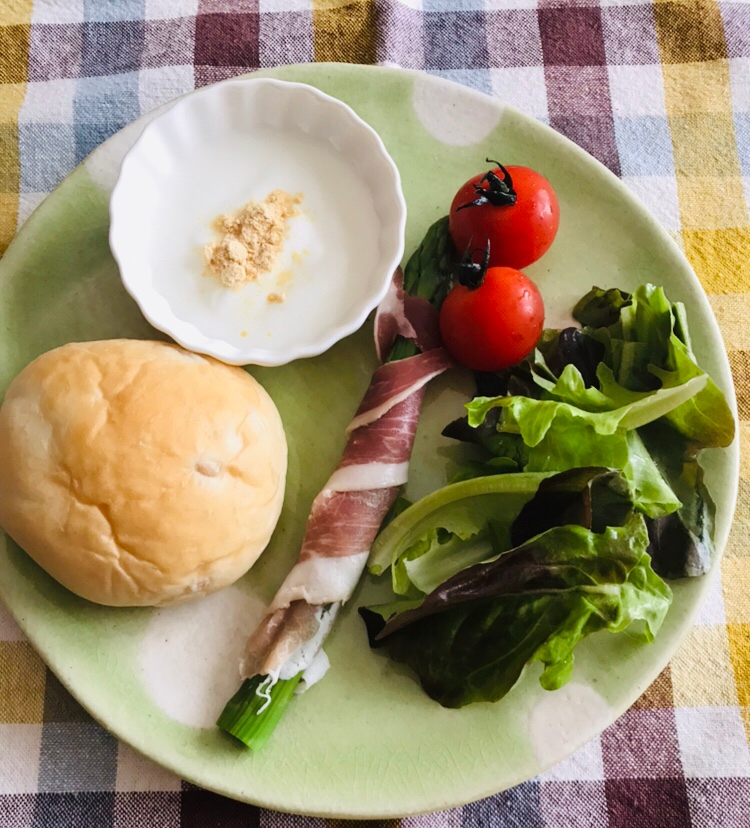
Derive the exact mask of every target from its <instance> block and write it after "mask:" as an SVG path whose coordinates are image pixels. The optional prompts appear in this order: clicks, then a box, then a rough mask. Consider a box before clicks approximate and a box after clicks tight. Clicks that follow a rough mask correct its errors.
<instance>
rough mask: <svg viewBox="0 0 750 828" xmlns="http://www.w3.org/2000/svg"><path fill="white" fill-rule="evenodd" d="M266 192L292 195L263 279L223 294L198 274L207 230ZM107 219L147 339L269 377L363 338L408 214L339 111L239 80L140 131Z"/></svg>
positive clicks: (376, 157)
mask: <svg viewBox="0 0 750 828" xmlns="http://www.w3.org/2000/svg"><path fill="white" fill-rule="evenodd" d="M276 188H281V189H283V190H286V191H287V192H290V193H298V192H299V193H302V195H303V200H302V203H301V205H300V215H298V216H296V217H294V218H292V219H290V221H289V224H288V233H287V240H286V243H285V247H284V250H283V252H282V253H281V254H280V255H279V257H278V258H277V260H276V262H275V265H274V268H273V270H272V271H271V272H270V273H267V274H264V275H262V276H261V277H260V278H259V279H258V280H257V281H254V282H250V283H247V284H245V285H243V286H242V287H241V288H239V289H228V288H226V287H224V286H223V285H222V284H221V283H220V282H219V280H218V279H216V278H214V277H211V276H208V275H206V273H205V266H204V259H203V246H204V245H205V244H206V243H207V242H209V241H212V240H215V239H217V234H216V231H215V230H214V229H213V228H212V226H211V225H212V222H213V221H214V219H215V218H216V217H217V216H218V215H220V214H224V213H229V212H234V211H235V210H237V209H238V208H240V207H241V206H242V205H244V204H245V203H247V202H248V201H249V200H250V199H262V198H264V197H265V196H266V195H267V194H268V193H269V192H271V191H272V190H274V189H276ZM110 217H111V227H110V235H109V241H110V247H111V249H112V253H113V254H114V257H115V259H116V260H117V263H118V265H119V268H120V274H121V276H122V280H123V283H124V285H125V288H126V289H127V291H128V292H129V293H130V294H131V296H132V297H133V298H134V299H135V300H136V302H137V303H138V305H139V307H140V309H141V311H142V312H143V314H144V316H145V317H146V318H147V319H148V321H149V322H150V323H151V324H152V325H154V327H156V328H158V329H159V330H161V331H163V332H164V333H166V334H169V336H171V337H172V338H173V339H175V340H176V341H177V342H179V343H180V344H181V345H182V346H184V347H186V348H189V349H190V350H193V351H198V352H200V353H204V354H208V355H210V356H214V357H216V358H217V359H220V360H222V361H223V362H228V363H231V364H234V365H245V364H256V365H269V366H271V365H283V364H285V363H287V362H291V361H292V360H294V359H297V358H299V357H310V356H315V355H317V354H320V353H322V352H324V351H326V350H327V349H328V348H330V347H331V345H333V344H334V343H335V342H337V341H338V340H339V339H341V338H343V337H344V336H346V335H348V334H350V333H352V332H353V331H355V330H357V329H358V328H359V327H360V326H361V325H362V323H363V322H364V320H365V318H366V317H367V315H368V313H369V312H370V311H371V310H372V309H373V308H374V307H375V306H376V305H377V304H378V303H379V302H380V300H381V299H382V298H383V296H384V295H385V291H386V290H387V287H388V283H389V281H390V278H391V274H392V273H393V270H394V269H395V268H396V266H397V265H398V264H399V262H400V260H401V257H402V254H403V248H404V227H405V223H406V205H405V203H404V198H403V195H402V193H401V182H400V177H399V173H398V169H397V168H396V166H395V164H394V163H393V161H392V160H391V158H390V156H389V155H388V153H387V151H386V149H385V147H384V146H383V143H382V141H381V140H380V138H379V137H378V135H377V133H376V132H375V131H374V130H373V129H372V128H371V127H369V126H368V125H367V124H366V123H365V122H364V121H363V120H361V119H360V118H359V117H358V116H357V115H355V113H354V112H353V111H352V110H351V109H350V108H349V107H348V106H347V105H346V104H344V103H342V102H341V101H339V100H336V99H335V98H332V97H330V96H329V95H326V94H324V93H322V92H320V91H318V90H317V89H314V88H313V87H311V86H307V85H305V84H300V83H288V82H284V81H278V80H272V79H269V78H251V79H247V78H246V79H242V80H233V81H227V82H225V83H221V84H218V85H216V86H212V87H209V88H207V89H203V90H200V91H198V92H195V93H193V94H191V95H188V96H187V97H185V98H183V99H182V100H180V101H179V102H178V103H177V104H175V105H174V106H173V107H171V108H170V109H169V110H168V111H167V112H165V113H164V114H163V115H161V116H159V117H157V118H155V119H154V120H153V121H152V122H151V123H150V124H149V125H148V126H147V127H146V129H145V130H144V131H143V134H142V136H141V137H140V139H139V140H138V141H137V142H136V143H135V145H134V146H133V148H132V149H131V151H130V152H129V153H128V154H127V155H126V157H125V159H124V161H123V163H122V167H121V169H120V175H119V178H118V180H117V184H116V185H115V188H114V191H113V193H112V198H111V201H110ZM273 293H276V294H278V293H283V295H285V300H284V301H283V302H281V303H274V302H272V301H269V299H268V297H269V295H270V294H273Z"/></svg>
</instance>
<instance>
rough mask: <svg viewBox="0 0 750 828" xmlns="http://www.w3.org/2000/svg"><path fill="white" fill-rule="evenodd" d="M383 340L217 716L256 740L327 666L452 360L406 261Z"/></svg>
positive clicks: (381, 314)
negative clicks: (341, 618) (291, 558)
mask: <svg viewBox="0 0 750 828" xmlns="http://www.w3.org/2000/svg"><path fill="white" fill-rule="evenodd" d="M375 341H376V348H377V352H378V356H379V357H380V359H381V360H384V362H383V364H382V365H381V366H380V367H379V368H378V369H377V370H376V371H375V372H374V374H373V376H372V380H371V382H370V385H369V387H368V389H367V391H366V393H365V396H364V398H363V399H362V402H361V403H360V406H359V408H358V409H357V411H356V413H355V415H354V418H353V420H352V422H351V423H350V425H349V427H348V429H347V433H348V440H347V443H346V447H345V449H344V452H343V455H342V457H341V460H340V461H339V464H338V466H337V467H336V469H335V470H334V472H333V473H332V475H331V476H330V478H329V479H328V481H327V483H326V485H325V486H324V487H323V489H322V491H321V492H320V493H319V494H318V496H317V497H316V498H315V500H314V501H313V504H312V508H311V511H310V516H309V519H308V524H307V529H306V532H305V537H304V540H303V542H302V548H301V549H300V553H299V558H298V560H297V562H296V563H295V565H294V567H293V568H292V570H291V571H290V572H289V574H288V576H287V578H286V579H285V581H284V583H283V584H282V585H281V587H280V589H279V591H278V593H277V594H276V597H275V598H274V600H273V602H272V603H271V605H270V607H269V608H268V611H267V614H266V616H265V617H264V618H263V620H262V621H261V623H260V624H259V625H258V627H257V629H256V630H255V631H254V632H253V634H252V635H251V636H250V639H249V640H248V642H247V646H246V652H245V657H244V659H243V662H242V665H241V672H242V676H243V678H244V679H245V682H244V684H243V685H242V687H241V688H240V690H239V691H238V693H237V694H236V695H235V696H234V698H233V699H232V700H231V701H230V702H229V704H228V705H227V707H226V708H225V710H224V712H223V713H222V715H221V717H220V718H219V722H218V724H219V726H220V727H222V728H223V729H225V730H227V731H228V732H230V733H232V735H234V736H236V737H237V738H239V739H240V740H241V741H243V742H245V743H246V744H248V745H249V746H251V747H254V748H256V749H257V748H259V747H261V746H262V745H263V744H264V743H265V741H266V740H267V738H268V736H270V733H271V731H272V730H273V728H274V727H275V725H276V723H277V722H278V720H279V718H280V717H281V714H282V712H283V709H284V707H285V706H286V704H287V703H288V701H289V699H290V698H291V695H292V693H293V691H294V689H295V688H296V687H297V685H298V683H299V682H300V681H301V680H302V681H304V682H305V683H307V684H312V683H313V682H314V681H316V680H318V678H320V677H321V676H322V674H323V673H324V672H325V670H326V669H327V659H326V657H325V654H324V653H323V651H322V649H321V647H322V644H323V641H324V640H325V637H326V635H327V633H328V631H329V630H330V628H331V626H332V623H333V620H334V619H335V616H336V613H337V611H338V609H339V608H340V606H341V605H342V604H343V603H345V602H346V601H347V600H348V599H349V598H350V597H351V595H352V593H353V591H354V588H355V587H356V585H357V582H358V581H359V578H360V576H361V574H362V571H363V569H364V567H365V564H366V562H367V557H368V554H369V551H370V547H371V545H372V543H373V541H374V539H375V536H376V534H377V531H378V529H379V527H380V525H381V523H382V522H383V519H384V518H385V516H386V514H387V513H388V510H389V509H390V508H391V506H392V504H393V502H394V500H395V499H396V497H397V496H398V493H399V490H400V487H401V486H402V485H403V484H404V483H405V482H406V480H407V477H408V468H409V458H410V456H411V452H412V447H413V445H414V435H415V433H416V428H417V421H418V419H419V412H420V408H421V405H422V399H423V396H424V392H425V386H426V384H427V383H428V382H429V381H430V380H431V379H432V378H433V377H436V376H437V375H438V374H441V373H442V372H443V371H445V370H446V368H448V367H450V365H451V364H452V361H451V359H450V357H449V356H448V354H447V352H446V351H445V350H444V349H443V348H442V347H440V337H439V333H438V327H437V311H436V308H435V306H434V305H433V304H431V303H430V301H428V299H427V298H424V297H416V296H409V295H408V294H406V293H405V292H404V290H403V277H402V274H401V271H400V270H399V271H397V272H396V274H395V275H394V278H393V282H392V284H391V287H390V290H389V292H388V294H387V295H386V297H385V299H384V300H383V302H382V303H381V304H380V306H379V308H378V312H377V315H376V317H375Z"/></svg>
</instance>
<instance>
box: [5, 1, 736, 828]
mask: <svg viewBox="0 0 750 828" xmlns="http://www.w3.org/2000/svg"><path fill="white" fill-rule="evenodd" d="M313 60H316V61H319V60H325V61H345V62H357V63H376V62H380V63H388V64H392V65H399V66H404V67H409V68H414V69H420V70H424V71H427V72H430V73H433V74H436V75H440V76H442V77H446V78H450V79H452V80H454V81H458V82H460V83H464V84H467V85H469V86H472V87H475V88H477V89H480V90H482V91H483V92H486V93H488V94H491V95H495V96H497V97H498V98H499V99H501V100H503V101H506V102H508V103H510V104H513V105H515V106H517V107H519V108H521V109H523V110H524V111H526V112H527V113H528V114H530V115H533V116H535V117H537V118H539V119H540V120H542V121H545V122H547V123H549V124H550V125H551V126H553V127H554V128H555V129H557V130H559V131H560V132H562V133H563V134H565V135H567V136H568V137H569V138H571V139H572V140H573V141H575V142H577V143H578V144H580V145H581V146H583V147H584V148H585V149H587V150H588V151H589V152H591V153H592V154H593V155H594V156H596V157H597V158H599V159H600V160H601V161H603V162H604V163H605V164H606V165H607V166H608V167H609V168H610V169H611V170H612V171H614V172H615V173H616V174H618V175H620V176H621V177H622V179H623V180H624V181H625V183H626V184H627V185H628V186H629V187H630V188H631V189H632V190H633V191H634V192H635V193H636V194H637V195H638V196H639V197H640V198H641V199H642V200H643V201H644V202H645V203H646V205H647V206H648V207H649V208H650V210H651V211H652V212H653V213H654V214H655V215H656V216H657V217H658V219H659V220H660V221H661V222H662V223H663V225H664V226H665V227H666V228H667V230H668V231H669V232H670V233H671V234H672V235H673V237H674V238H675V239H676V240H677V242H678V243H679V244H680V245H681V246H682V248H683V249H684V251H685V253H686V254H687V256H688V258H689V260H690V262H691V263H692V265H693V267H694V268H695V270H696V272H697V273H698V275H699V277H700V279H701V281H702V283H703V286H704V288H705V289H706V292H707V293H708V295H709V297H710V300H711V303H712V305H713V308H714V311H715V313H716V315H717V318H718V320H719V323H720V325H721V327H722V330H723V334H724V338H725V342H726V345H727V349H728V352H729V357H730V360H731V364H732V368H733V371H734V376H735V381H736V386H737V393H738V400H739V413H740V418H741V422H740V438H741V441H742V443H743V445H744V446H745V448H744V450H743V455H742V464H741V476H742V479H741V484H740V500H739V507H738V512H737V517H736V520H735V526H734V529H733V532H732V535H731V538H730V542H729V546H728V549H727V552H726V555H725V557H724V560H723V563H722V567H721V578H720V579H718V580H717V581H716V582H715V588H714V590H713V592H712V594H711V595H710V597H709V599H708V601H707V602H706V604H705V606H704V608H703V610H702V612H701V614H700V617H699V618H698V622H697V624H696V625H695V627H694V628H693V629H692V631H691V632H690V634H689V636H688V639H687V641H686V642H685V643H684V645H683V646H682V647H681V648H680V650H679V652H678V653H677V654H676V656H675V657H674V659H673V661H672V663H671V665H670V666H669V667H668V668H667V669H666V670H665V671H664V672H663V673H662V674H661V676H660V677H659V679H658V680H657V681H656V683H655V684H654V685H653V686H652V687H651V688H650V690H649V691H648V692H647V693H646V694H645V695H644V696H643V697H642V698H641V699H640V700H639V702H638V703H637V704H636V705H635V706H634V707H633V708H632V709H631V710H630V711H628V712H627V713H626V714H625V715H624V716H623V717H622V718H621V719H620V720H619V721H617V722H616V723H615V724H614V725H613V726H612V727H610V728H609V729H608V730H607V731H605V733H603V734H602V736H601V737H600V738H598V739H595V740H594V741H592V742H591V743H589V744H588V745H587V746H586V747H585V748H583V749H582V750H580V751H579V752H578V753H577V754H575V755H574V756H573V757H571V758H569V759H568V760H566V761H564V762H563V763H561V764H560V765H558V766H557V767H555V768H553V769H552V770H550V771H548V772H547V773H545V774H543V775H542V776H540V777H538V778H537V779H534V780H532V781H529V782H526V783H525V784H523V785H520V786H519V787H517V788H515V789H513V790H510V791H508V792H506V793H503V794H499V795H497V796H494V797H491V798H490V799H487V800H484V801H481V802H477V803H474V804H472V805H467V806H465V807H463V808H459V809H456V810H453V811H449V812H444V813H438V814H433V815H430V816H424V817H417V818H406V819H403V820H401V822H402V823H403V825H404V828H417V827H418V826H420V828H421V826H424V828H443V826H445V827H446V828H447V826H451V828H453V826H458V825H463V826H492V828H605V826H608V828H646V826H648V828H687V827H688V826H692V827H693V828H745V827H746V826H750V750H749V749H748V734H749V733H750V541H749V540H748V537H749V534H748V529H750V439H749V437H750V435H749V434H748V421H749V420H750V356H749V355H750V220H749V217H748V193H749V192H750V4H748V3H746V2H713V1H712V0H680V2H661V0H656V1H655V2H642V0H620V1H619V2H618V1H617V0H600V2H597V0H580V1H579V0H571V1H570V2H564V1H563V0H557V1H555V0H538V2H533V0H402V2H398V0H351V2H345V0H33V2H32V0H0V251H2V250H3V249H4V248H5V247H6V246H7V244H8V243H9V242H10V240H11V239H12V237H13V235H14V233H15V231H16V229H17V227H18V226H19V224H20V223H21V222H22V221H23V220H24V219H25V218H26V216H28V214H29V213H30V212H31V210H32V209H33V208H34V207H35V206H36V205H37V204H38V203H39V202H40V201H41V200H42V199H43V198H44V197H45V195H47V193H49V192H50V190H52V189H53V188H54V187H55V186H56V185H57V184H58V183H59V182H60V181H61V179H62V178H63V177H64V176H65V175H66V174H67V173H68V172H69V171H70V170H71V169H72V168H73V167H74V165H76V164H77V163H78V162H79V161H81V160H82V159H83V158H84V157H85V156H86V155H87V154H88V153H89V152H90V151H91V150H92V149H93V148H94V147H95V146H96V145H97V144H99V143H100V142H101V141H103V140H104V139H105V138H107V137H108V136H110V135H112V134H113V133H114V132H116V131H117V130H119V129H120V128H121V127H123V126H125V125H126V124H128V123H129V122H130V121H132V120H133V119H135V118H137V117H138V116H139V115H142V114H143V113H146V112H148V111H150V110H152V109H153V108H154V107H156V106H158V105H159V104H161V103H163V102H165V101H168V100H170V99H172V98H174V97H175V96H177V95H179V94H181V93H183V92H187V91H188V90H191V89H193V88H194V87H196V86H200V85H203V84H207V83H210V82H213V81H216V80H220V79H223V78H227V77H231V76H233V75H236V74H238V73H241V72H245V71H248V70H252V69H254V68H257V67H269V66H274V65H278V64H282V63H297V62H303V61H313ZM323 822H324V820H321V819H312V818H306V817H300V816H289V815H282V814H278V813H275V812H270V811H266V810H262V809H258V808H254V807H252V806H248V805H244V804H238V803H236V802H233V801H231V800H228V799H223V798H221V797H218V796H215V795H213V794H210V793H207V792H205V791H202V790H199V789H197V788H195V787H193V786H191V785H188V784H187V783H184V782H181V781H180V780H179V779H177V778H176V777H174V776H173V775H171V774H170V773H167V772H166V771H163V770H161V769H160V768H158V767H156V766H154V765H152V764H151V763H150V762H149V761H147V760H145V759H143V758H141V757H140V756H138V755H136V754H135V753H134V752H133V751H131V750H130V749H129V748H127V747H126V746H124V745H122V744H118V743H117V741H116V740H115V739H113V738H112V737H111V736H110V735H109V734H107V733H106V732H105V731H103V730H102V729H101V728H100V727H99V726H98V725H97V724H95V723H94V722H93V721H92V720H91V719H90V718H89V717H88V716H87V715H86V714H85V713H84V712H83V711H82V710H81V708H80V707H79V706H78V705H77V704H76V703H75V702H74V701H73V700H72V699H71V698H70V696H69V695H68V694H67V693H66V691H65V690H64V689H63V688H62V687H61V685H60V684H59V683H58V681H57V680H56V679H55V678H54V676H52V675H51V674H50V673H49V672H48V671H47V670H46V669H45V667H44V665H43V664H42V662H41V661H40V660H39V658H38V657H37V656H36V654H35V653H34V651H33V650H32V648H31V647H30V645H29V644H28V643H27V641H26V640H25V639H24V636H23V635H22V634H21V632H20V631H19V630H18V628H17V627H16V626H15V624H14V622H13V621H12V620H11V618H10V616H9V615H8V614H7V613H6V612H5V611H4V610H3V609H2V608H0V826H2V828H24V826H36V827H37V828H58V827H59V826H82V827H85V828H89V827H90V826H91V827H93V828H109V826H119V828H140V827H141V826H149V828H177V826H182V828H192V826H195V827H196V828H198V827H200V828H212V826H227V827H228V826H267V827H268V828H270V827H271V826H273V828H292V827H293V828H312V826H316V827H317V826H321V825H322V824H323ZM391 822H392V821H391ZM389 824H390V823H389Z"/></svg>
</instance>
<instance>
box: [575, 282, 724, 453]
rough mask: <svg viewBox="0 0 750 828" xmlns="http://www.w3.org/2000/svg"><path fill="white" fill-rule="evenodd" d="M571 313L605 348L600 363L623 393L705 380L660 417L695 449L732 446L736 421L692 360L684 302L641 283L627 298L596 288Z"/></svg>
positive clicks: (720, 395)
mask: <svg viewBox="0 0 750 828" xmlns="http://www.w3.org/2000/svg"><path fill="white" fill-rule="evenodd" d="M624 297H627V298H624ZM573 313H574V316H575V318H576V319H577V320H578V321H580V322H581V323H582V324H584V325H586V327H585V328H584V333H585V334H586V335H588V336H590V337H591V338H592V339H594V340H596V341H598V342H600V343H601V344H602V345H603V346H604V356H603V363H604V365H606V366H607V367H608V368H609V369H610V370H611V372H612V378H613V380H614V382H615V383H616V384H618V385H619V386H621V387H622V388H624V389H627V390H629V391H636V392H637V391H652V390H654V389H659V388H661V389H666V388H677V387H679V386H680V385H683V384H685V383H687V382H689V381H691V380H693V379H696V378H698V377H705V378H706V382H705V386H704V387H703V388H702V389H701V391H700V392H699V393H697V394H696V395H695V396H693V397H691V398H690V399H689V400H686V401H685V402H683V403H682V404H681V405H679V406H677V407H676V408H675V409H674V410H672V411H670V412H668V413H666V414H665V415H664V416H665V418H666V419H667V421H668V422H669V423H670V424H671V425H672V426H673V427H674V428H675V429H676V430H677V431H678V432H679V433H680V434H682V436H683V437H684V438H685V439H686V440H688V441H690V442H691V443H694V444H695V445H696V447H698V448H708V447H720V446H728V445H729V444H730V443H731V442H732V440H733V439H734V428H735V425H734V418H733V416H732V413H731V411H730V409H729V406H728V405H727V402H726V400H725V398H724V395H723V394H722V392H721V391H720V390H719V388H718V387H717V386H716V385H715V384H714V382H713V381H712V380H711V379H710V378H709V377H708V375H707V374H706V373H705V372H704V371H703V370H702V369H701V368H700V367H699V365H698V363H697V361H696V359H695V354H694V353H693V350H692V345H691V342H690V336H689V333H688V327H687V319H686V313H685V308H684V306H683V305H682V303H680V302H675V303H672V302H670V301H669V299H667V297H666V295H665V293H664V290H663V289H662V288H660V287H655V286H654V285H642V286H641V287H639V288H637V289H636V290H635V291H634V292H633V293H632V294H631V295H629V296H628V295H627V294H621V293H620V292H619V291H614V292H612V291H606V292H604V291H601V289H599V288H594V289H593V290H592V291H591V292H590V293H589V294H587V296H585V297H584V298H583V299H582V300H581V301H580V302H579V303H578V305H576V308H575V309H574V312H573Z"/></svg>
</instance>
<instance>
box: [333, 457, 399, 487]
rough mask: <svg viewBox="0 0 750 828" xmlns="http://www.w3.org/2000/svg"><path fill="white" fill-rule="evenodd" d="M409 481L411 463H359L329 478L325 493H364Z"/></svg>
mask: <svg viewBox="0 0 750 828" xmlns="http://www.w3.org/2000/svg"><path fill="white" fill-rule="evenodd" d="M408 479H409V463H408V462H406V463H359V464H355V465H351V466H344V467H343V468H341V469H336V471H335V472H334V473H333V474H332V475H331V476H330V477H329V478H328V482H327V483H326V484H325V486H324V487H323V490H324V491H333V492H364V491H369V490H371V489H390V488H392V487H393V486H402V485H403V484H404V483H406V481H407V480H408Z"/></svg>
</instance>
